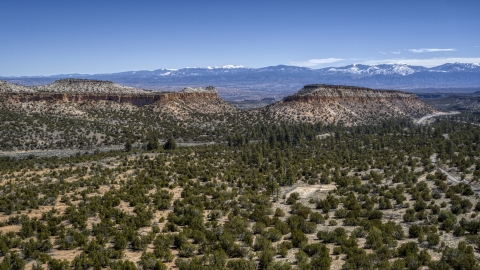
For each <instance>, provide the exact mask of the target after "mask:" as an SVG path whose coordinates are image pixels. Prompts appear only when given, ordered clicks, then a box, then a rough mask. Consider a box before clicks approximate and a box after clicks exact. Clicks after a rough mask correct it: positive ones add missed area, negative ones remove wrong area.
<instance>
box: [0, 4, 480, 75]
mask: <svg viewBox="0 0 480 270" xmlns="http://www.w3.org/2000/svg"><path fill="white" fill-rule="evenodd" d="M0 10H1V13H2V15H1V16H0V33H1V39H0V76H20V75H52V74H61V73H64V74H65V73H107V72H119V71H127V70H152V69H158V68H182V67H205V66H222V65H228V64H233V65H243V66H246V67H264V66H270V65H278V64H286V65H300V66H309V67H312V68H320V67H326V66H340V65H346V64H351V63H366V64H376V63H390V62H405V63H409V64H416V65H425V66H435V65H438V64H442V63H445V62H480V1H479V0H470V1H468V0H435V1H430V0H421V1H418V0H417V1H405V0H402V1H384V0H382V1H369V0H362V1H359V0H352V1H342V0H336V1H327V0H326V1H319V0H316V1H280V0H276V1H269V0H262V1H246V0H244V1H234V0H231V1H230V0H229V1H225V0H223V1H181V0H178V1H146V0H144V1H133V0H130V1H122V0H116V1H106V0H103V1H102V0H97V1H91V0H82V1H80V0H69V1H65V0H62V1H57V0H48V1H38V0H31V1H25V0H16V1H13V0H4V1H1V2H0Z"/></svg>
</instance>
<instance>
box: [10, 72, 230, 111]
mask: <svg viewBox="0 0 480 270" xmlns="http://www.w3.org/2000/svg"><path fill="white" fill-rule="evenodd" d="M102 104H103V105H102ZM122 106H124V107H125V108H128V110H131V109H135V108H131V107H130V106H134V107H139V108H138V109H141V107H151V108H150V109H153V110H156V111H159V112H163V113H167V114H169V115H171V116H173V117H177V115H176V114H178V115H179V116H181V118H186V117H188V115H189V114H192V113H223V112H233V111H235V110H236V109H235V108H234V107H233V106H232V105H230V104H228V103H227V102H225V101H223V100H222V99H220V98H219V97H218V93H217V91H216V89H215V88H214V87H212V86H209V87H207V88H206V89H202V88H185V89H184V90H183V91H180V92H154V91H145V90H141V89H137V88H132V87H126V86H121V85H117V84H115V83H113V82H108V81H96V80H81V79H64V80H59V81H56V82H54V83H52V84H49V85H44V86H30V87H29V86H19V85H14V84H11V83H8V82H3V81H0V107H3V108H7V109H21V110H24V111H27V112H30V111H32V112H37V113H38V112H42V111H51V110H50V109H51V108H53V107H55V108H62V109H61V110H60V111H61V112H65V113H67V114H68V112H69V111H76V112H78V111H86V110H89V109H91V108H97V109H98V108H102V107H104V108H107V107H108V108H109V110H112V108H114V110H122V109H125V108H122ZM145 109H149V108H145ZM55 112H59V110H55Z"/></svg>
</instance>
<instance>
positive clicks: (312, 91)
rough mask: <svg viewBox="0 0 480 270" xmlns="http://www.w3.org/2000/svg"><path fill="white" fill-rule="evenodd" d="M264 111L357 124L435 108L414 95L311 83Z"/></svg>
mask: <svg viewBox="0 0 480 270" xmlns="http://www.w3.org/2000/svg"><path fill="white" fill-rule="evenodd" d="M263 111H264V113H266V114H267V115H269V116H270V117H272V118H274V119H279V120H287V121H293V122H313V123H316V122H323V123H340V122H341V123H344V124H346V125H357V124H368V123H376V122H379V121H382V120H385V119H388V118H415V117H419V116H423V115H426V114H430V113H433V112H435V109H434V108H432V107H430V106H428V105H427V104H425V103H423V102H422V101H420V99H419V98H418V97H417V96H416V95H415V94H413V93H407V92H401V91H388V90H373V89H369V88H361V87H352V86H339V85H322V84H313V85H306V86H305V87H304V88H302V89H301V90H300V91H298V93H296V94H295V95H292V96H289V97H286V98H285V99H284V100H283V101H281V102H277V103H275V104H272V105H270V106H268V107H266V108H264V109H263Z"/></svg>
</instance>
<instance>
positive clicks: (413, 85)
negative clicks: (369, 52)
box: [2, 63, 480, 100]
mask: <svg viewBox="0 0 480 270" xmlns="http://www.w3.org/2000/svg"><path fill="white" fill-rule="evenodd" d="M59 78H84V79H98V80H109V81H113V82H115V83H118V84H123V85H127V86H133V87H138V88H143V89H151V90H181V89H183V88H184V87H186V86H207V85H214V86H215V87H217V89H218V91H219V95H220V96H221V97H223V98H225V99H228V100H242V99H261V98H265V97H269V98H274V99H281V98H283V97H285V96H287V95H291V94H293V93H295V92H296V91H298V89H300V88H301V87H302V86H303V85H305V84H314V83H317V84H318V83H320V84H334V85H354V86H362V87H370V88H374V89H400V90H409V91H414V92H424V91H426V90H428V91H429V92H432V91H455V90H456V89H467V88H468V89H470V90H471V91H478V89H480V64H466V63H449V64H444V65H441V66H437V67H432V68H426V67H422V66H412V65H407V64H403V63H398V64H380V65H372V66H370V65H361V64H353V65H348V66H344V67H329V68H322V69H311V68H305V67H296V66H286V65H279V66H271V67H264V68H246V67H243V66H231V65H229V66H223V67H206V68H197V67H189V68H182V69H157V70H140V71H126V72H119V73H106V74H62V75H53V76H37V77H3V78H2V79H3V80H6V81H9V82H13V83H17V84H20V85H38V84H47V83H51V82H53V81H54V80H56V79H59ZM470 90H469V91H470ZM458 91H460V90H458Z"/></svg>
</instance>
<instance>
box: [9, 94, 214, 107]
mask: <svg viewBox="0 0 480 270" xmlns="http://www.w3.org/2000/svg"><path fill="white" fill-rule="evenodd" d="M3 96H5V97H7V98H8V99H10V100H12V101H17V102H21V103H26V102H34V101H49V102H70V103H76V102H88V101H93V102H95V101H113V102H118V103H130V104H132V105H135V106H145V105H150V104H154V103H156V102H160V103H165V102H171V101H174V100H182V101H190V102H195V100H197V99H209V100H215V99H219V98H218V95H217V94H216V93H215V94H213V93H173V92H172V93H153V92H152V93H148V94H67V93H58V94H57V93H8V94H3Z"/></svg>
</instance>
